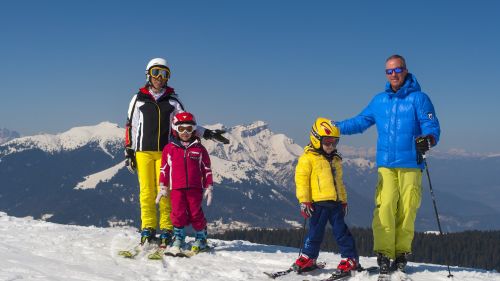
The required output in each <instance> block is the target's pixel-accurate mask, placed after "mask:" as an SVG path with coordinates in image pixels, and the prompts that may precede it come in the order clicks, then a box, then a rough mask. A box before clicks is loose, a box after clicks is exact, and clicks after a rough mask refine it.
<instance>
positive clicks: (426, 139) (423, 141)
mask: <svg viewBox="0 0 500 281" xmlns="http://www.w3.org/2000/svg"><path fill="white" fill-rule="evenodd" d="M415 143H416V145H415V147H416V149H417V152H418V153H420V154H425V153H426V152H427V151H429V149H431V147H432V145H433V144H434V137H433V136H432V135H427V136H422V137H418V138H416V139H415Z"/></svg>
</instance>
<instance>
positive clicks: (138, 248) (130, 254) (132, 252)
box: [118, 239, 158, 259]
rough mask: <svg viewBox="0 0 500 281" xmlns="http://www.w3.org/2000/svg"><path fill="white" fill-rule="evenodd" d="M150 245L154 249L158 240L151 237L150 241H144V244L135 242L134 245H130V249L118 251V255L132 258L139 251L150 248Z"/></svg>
mask: <svg viewBox="0 0 500 281" xmlns="http://www.w3.org/2000/svg"><path fill="white" fill-rule="evenodd" d="M151 247H153V248H154V249H156V247H158V240H156V239H152V240H151V243H144V244H141V243H139V244H136V245H135V246H134V247H132V248H130V249H126V250H121V251H118V255H119V256H122V257H124V258H127V259H134V258H136V257H137V256H138V255H139V254H140V253H141V252H143V251H148V250H150V249H151Z"/></svg>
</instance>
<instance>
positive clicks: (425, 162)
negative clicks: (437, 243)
mask: <svg viewBox="0 0 500 281" xmlns="http://www.w3.org/2000/svg"><path fill="white" fill-rule="evenodd" d="M422 159H423V160H424V166H425V172H426V174H427V179H428V180H429V190H430V191H431V198H432V204H433V205H434V213H435V215H436V220H437V224H438V228H439V235H441V237H443V231H442V230H441V222H440V221H439V215H438V210H437V206H436V198H435V197H434V191H433V190H432V183H431V176H430V175H429V167H428V165H427V159H426V156H425V154H422ZM441 239H442V238H441ZM446 265H447V266H448V278H450V277H453V274H451V271H450V264H449V262H446Z"/></svg>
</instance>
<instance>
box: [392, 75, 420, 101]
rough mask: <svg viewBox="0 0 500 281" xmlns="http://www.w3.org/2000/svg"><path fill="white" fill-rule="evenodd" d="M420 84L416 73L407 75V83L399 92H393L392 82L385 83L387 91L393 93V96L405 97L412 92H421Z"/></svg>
mask: <svg viewBox="0 0 500 281" xmlns="http://www.w3.org/2000/svg"><path fill="white" fill-rule="evenodd" d="M420 91H421V88H420V84H419V83H418V81H417V78H416V77H415V75H413V74H411V73H408V75H406V79H405V83H404V84H403V86H401V88H400V89H399V90H398V91H397V92H395V93H394V92H393V91H392V88H391V83H389V82H387V83H385V92H386V93H388V94H389V95H391V96H392V97H405V96H407V95H408V94H410V93H412V92H420Z"/></svg>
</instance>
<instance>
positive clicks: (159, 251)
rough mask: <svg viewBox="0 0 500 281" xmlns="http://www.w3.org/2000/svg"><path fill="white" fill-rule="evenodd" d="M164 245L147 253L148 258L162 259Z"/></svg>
mask: <svg viewBox="0 0 500 281" xmlns="http://www.w3.org/2000/svg"><path fill="white" fill-rule="evenodd" d="M165 250H166V248H165V247H159V248H158V249H156V250H155V251H154V252H152V253H151V254H149V255H148V259H150V260H161V259H163V255H164V253H165Z"/></svg>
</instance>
